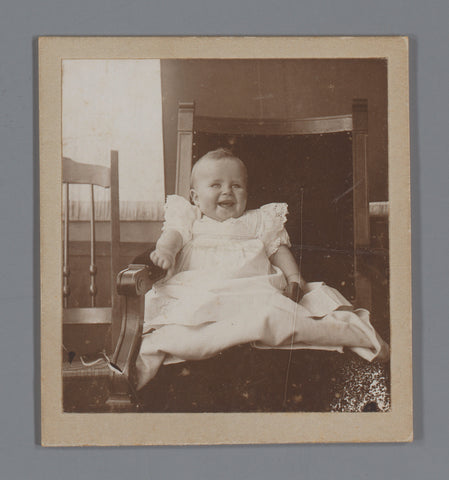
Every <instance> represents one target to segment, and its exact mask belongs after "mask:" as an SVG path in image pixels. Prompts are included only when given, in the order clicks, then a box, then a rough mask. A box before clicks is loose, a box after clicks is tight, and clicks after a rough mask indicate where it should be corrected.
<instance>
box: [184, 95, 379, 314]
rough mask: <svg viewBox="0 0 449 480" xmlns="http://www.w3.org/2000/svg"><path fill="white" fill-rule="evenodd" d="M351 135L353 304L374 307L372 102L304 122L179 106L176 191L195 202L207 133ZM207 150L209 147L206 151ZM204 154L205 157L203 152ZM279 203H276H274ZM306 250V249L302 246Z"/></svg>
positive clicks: (357, 103) (228, 134)
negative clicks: (369, 265)
mask: <svg viewBox="0 0 449 480" xmlns="http://www.w3.org/2000/svg"><path fill="white" fill-rule="evenodd" d="M335 133H346V134H347V135H348V138H349V139H350V140H349V141H352V152H351V153H352V186H351V187H350V188H349V189H347V192H345V193H349V194H351V192H352V209H353V211H352V229H353V253H352V261H353V264H354V267H353V275H354V294H353V295H352V300H353V303H354V304H355V305H356V306H361V307H364V308H367V309H368V310H369V309H370V308H371V283H370V280H369V277H368V276H367V274H366V268H364V266H363V265H364V264H365V263H366V258H367V255H369V250H370V242H371V239H370V206H369V200H368V170H367V139H368V103H367V100H364V99H355V100H354V101H353V105H352V112H350V113H347V114H343V115H337V116H327V117H314V118H298V119H260V118H258V119H249V118H248V119H247V118H219V117H205V116H198V115H195V104H194V103H193V102H190V103H185V102H182V103H179V106H178V149H177V171H176V193H177V194H179V195H182V196H184V197H185V198H189V188H190V184H189V178H190V171H191V169H192V166H193V163H194V161H195V157H196V158H198V156H201V154H203V153H205V152H204V151H203V152H201V149H200V148H199V147H200V145H199V144H200V143H201V135H204V134H206V135H215V136H221V137H222V138H223V137H226V136H228V137H229V138H230V139H232V138H233V136H253V137H254V136H255V137H258V136H259V137H262V136H271V137H276V136H278V137H279V136H284V137H287V136H290V137H291V136H307V135H309V136H310V135H317V136H321V137H322V138H323V137H324V136H326V135H328V134H335ZM206 150H207V149H206ZM198 152H199V153H198ZM271 201H274V200H271ZM301 248H302V247H301Z"/></svg>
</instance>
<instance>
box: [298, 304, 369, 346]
mask: <svg viewBox="0 0 449 480" xmlns="http://www.w3.org/2000/svg"><path fill="white" fill-rule="evenodd" d="M293 323H294V327H293V330H294V332H295V334H294V341H295V342H302V343H308V344H310V345H323V346H324V345H328V346H343V347H365V348H372V347H373V346H374V345H373V338H372V335H369V333H368V332H367V329H366V327H364V326H363V325H361V320H360V319H359V318H358V317H357V315H356V314H355V313H354V312H351V311H335V312H332V313H329V314H328V315H326V316H325V317H324V318H322V319H314V318H311V317H304V316H303V315H296V318H295V319H294V320H293Z"/></svg>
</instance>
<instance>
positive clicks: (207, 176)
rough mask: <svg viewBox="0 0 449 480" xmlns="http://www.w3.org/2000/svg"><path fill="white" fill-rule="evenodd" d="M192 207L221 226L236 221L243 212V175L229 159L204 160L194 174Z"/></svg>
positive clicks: (236, 164)
mask: <svg viewBox="0 0 449 480" xmlns="http://www.w3.org/2000/svg"><path fill="white" fill-rule="evenodd" d="M191 194H192V200H193V203H194V204H195V205H196V206H197V207H199V209H200V210H201V212H202V213H203V215H206V216H207V217H209V218H212V219H214V220H218V221H219V222H223V221H224V220H227V219H228V218H238V217H240V216H241V215H242V214H243V212H244V211H245V208H246V198H247V192H246V175H245V171H244V169H243V167H242V165H241V164H240V163H239V162H237V161H236V160H233V159H231V158H224V159H222V160H205V161H204V162H203V163H202V164H201V165H198V169H197V171H196V174H195V182H194V185H193V188H192V190H191Z"/></svg>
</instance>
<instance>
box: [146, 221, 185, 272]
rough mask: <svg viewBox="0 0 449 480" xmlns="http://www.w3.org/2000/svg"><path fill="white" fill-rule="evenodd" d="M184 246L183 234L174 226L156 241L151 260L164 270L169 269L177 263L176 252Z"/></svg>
mask: <svg viewBox="0 0 449 480" xmlns="http://www.w3.org/2000/svg"><path fill="white" fill-rule="evenodd" d="M181 248H182V236H181V234H180V233H179V232H178V231H177V230H174V229H172V228H170V229H168V230H165V231H164V232H163V233H162V235H161V236H160V237H159V240H158V241H157V243H156V249H155V250H154V251H153V252H152V253H151V255H150V258H151V261H152V262H153V263H154V264H155V265H157V266H158V267H161V268H163V269H164V270H169V269H170V268H172V267H173V266H174V264H175V259H176V254H177V253H178V252H179V250H181Z"/></svg>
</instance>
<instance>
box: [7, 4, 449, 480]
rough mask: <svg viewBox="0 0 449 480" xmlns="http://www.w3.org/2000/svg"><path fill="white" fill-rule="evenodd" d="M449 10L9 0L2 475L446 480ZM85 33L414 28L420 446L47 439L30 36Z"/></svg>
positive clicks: (409, 31) (67, 479)
mask: <svg viewBox="0 0 449 480" xmlns="http://www.w3.org/2000/svg"><path fill="white" fill-rule="evenodd" d="M448 18H449V3H448V2H447V0H439V1H429V2H423V1H422V0H414V1H405V0H376V1H360V0H341V1H335V0H313V1H307V2H295V1H292V0H277V1H276V2H268V1H266V0H264V1H260V0H259V1H257V0H251V1H249V0H226V1H222V2H211V1H207V0H188V1H186V0H165V1H164V2H162V1H158V2H151V1H146V0H126V1H124V0H77V1H73V2H67V1H66V2H61V1H56V0H39V1H37V0H35V1H32V0H15V1H12V0H4V1H3V2H2V3H1V8H0V138H1V141H0V145H1V150H0V152H1V153H0V159H1V171H0V225H1V232H2V234H1V248H0V255H1V257H0V265H1V268H2V274H1V275H0V282H1V284H0V302H1V321H0V345H1V348H0V365H1V367H0V385H1V393H0V478H2V479H3V478H4V479H7V480H9V479H19V478H21V479H28V478H30V479H31V478H32V479H36V480H37V479H47V480H52V479H56V478H58V479H59V478H63V479H64V480H71V479H84V478H86V479H90V478H94V479H98V480H102V479H109V480H112V479H123V478H151V479H159V478H164V479H165V478H167V479H171V478H177V477H179V478H182V479H183V480H187V479H205V478H214V479H215V478H216V479H222V478H223V479H224V478H258V479H269V478H277V477H283V478H300V479H314V478H317V479H323V478H327V479H344V478H362V479H379V478H389V479H407V480H411V479H418V478H429V479H443V478H447V470H448V467H449V455H448V440H449V438H448V437H449V435H448V431H449V414H448V411H447V405H448V400H449V368H448V366H449V365H448V363H449V362H448V355H447V344H448V339H449V321H448V311H449V308H448V307H449V301H448V299H449V291H448V272H449V268H448V267H449V265H448V263H449V251H448V235H449V232H448V227H449V222H448V217H447V215H448V211H449V209H448V207H449V188H448V178H449V162H448V158H447V152H448V151H449V144H448V138H449V135H448V133H447V126H448V124H449V108H448V107H449V90H448V88H447V86H448V79H449V75H448V65H449V48H448V45H449V33H448V32H449V30H448V28H447V21H448ZM88 34H91V35H92V34H95V35H170V34H186V35H188V34H192V35H201V34H209V35H217V34H223V35H232V34H235V35H240V34H249V35H331V34H334V35H340V34H341V35H349V34H356V35H368V34H370V35H379V34H382V35H398V34H401V35H409V36H411V58H410V60H411V74H410V80H411V91H410V94H411V146H412V158H411V162H412V209H413V217H412V222H413V274H414V280H413V307H414V362H415V363H414V378H415V383H414V391H415V438H416V439H415V441H414V443H412V444H402V445H289V446H245V447H231V446H229V447H184V448H180V447H157V448H148V447H132V448H131V447H128V448H104V449H101V448H88V449H75V448H69V449H62V448H58V449H44V448H42V447H40V446H39V445H38V439H39V430H38V425H39V401H38V396H37V392H38V385H39V370H38V369H39V366H38V363H37V360H38V358H39V343H38V342H39V340H38V334H39V329H38V322H39V313H38V312H39V246H38V228H39V225H38V221H37V218H38V184H37V173H38V159H37V139H36V134H37V131H36V114H37V109H36V104H37V103H36V102H37V96H36V94H35V92H33V85H34V86H35V85H36V70H35V66H36V58H33V54H34V51H33V50H34V49H35V45H34V46H33V40H34V39H35V38H36V37H37V36H39V35H88ZM33 109H34V110H33ZM33 136H34V140H33ZM199 428H200V427H199Z"/></svg>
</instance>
